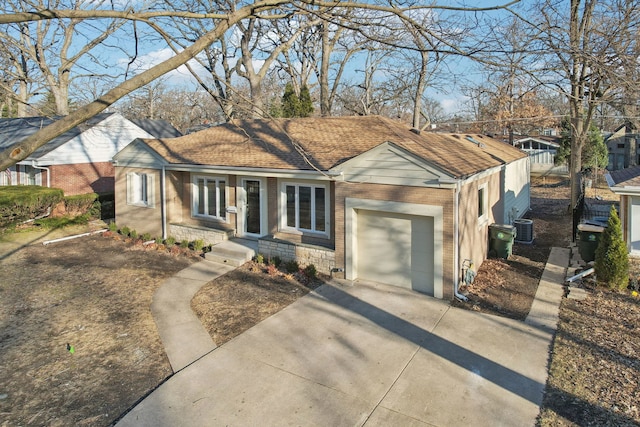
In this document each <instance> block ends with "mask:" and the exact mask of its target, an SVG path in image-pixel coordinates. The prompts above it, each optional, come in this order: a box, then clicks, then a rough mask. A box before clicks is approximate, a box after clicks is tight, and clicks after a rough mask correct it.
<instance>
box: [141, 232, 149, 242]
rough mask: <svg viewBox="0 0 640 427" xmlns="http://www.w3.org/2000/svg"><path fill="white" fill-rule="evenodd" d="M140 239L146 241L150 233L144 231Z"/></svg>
mask: <svg viewBox="0 0 640 427" xmlns="http://www.w3.org/2000/svg"><path fill="white" fill-rule="evenodd" d="M142 240H143V241H145V242H148V241H149V240H151V233H144V234H143V235H142Z"/></svg>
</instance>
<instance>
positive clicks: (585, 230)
mask: <svg viewBox="0 0 640 427" xmlns="http://www.w3.org/2000/svg"><path fill="white" fill-rule="evenodd" d="M603 231H604V227H602V226H599V225H593V224H578V253H579V254H580V257H581V258H582V260H583V261H584V262H591V261H594V260H595V259H596V249H598V243H599V242H600V235H601V234H602V232H603Z"/></svg>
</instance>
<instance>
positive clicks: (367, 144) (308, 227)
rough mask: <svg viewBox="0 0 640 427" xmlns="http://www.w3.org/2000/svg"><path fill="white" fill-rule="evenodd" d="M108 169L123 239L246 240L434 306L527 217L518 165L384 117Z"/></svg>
mask: <svg viewBox="0 0 640 427" xmlns="http://www.w3.org/2000/svg"><path fill="white" fill-rule="evenodd" d="M114 162H115V169H116V221H117V223H118V225H120V226H128V227H130V228H132V229H135V230H136V231H138V233H146V232H148V233H151V234H152V235H153V236H156V237H159V236H163V237H167V236H172V237H175V238H177V239H178V240H182V239H196V238H197V239H204V240H205V241H206V242H207V243H210V244H217V243H218V242H221V241H224V240H227V239H235V238H238V237H242V238H244V239H251V240H253V241H254V242H255V245H256V246H257V248H258V252H260V253H261V254H262V255H264V256H265V258H267V259H268V258H273V257H275V256H278V257H280V258H281V259H283V260H290V259H295V260H297V261H298V262H299V263H300V265H301V266H302V267H304V266H305V265H308V264H313V265H314V266H315V267H316V268H317V270H318V271H320V272H322V273H326V274H329V273H332V274H333V275H334V276H335V277H342V278H346V279H350V280H367V281H375V282H381V283H387V284H391V285H395V286H401V287H405V288H409V289H413V290H416V291H419V292H423V293H425V294H428V295H432V296H435V297H437V298H446V299H451V298H453V296H454V295H455V293H456V292H457V286H458V282H459V281H460V277H461V267H462V265H463V262H464V261H465V260H468V259H471V260H473V261H474V263H475V264H476V266H479V265H480V264H481V263H482V261H483V260H484V259H485V258H486V257H487V253H488V241H489V239H488V228H489V225H490V224H492V223H500V224H503V223H508V222H510V221H512V220H514V219H516V218H519V217H521V216H522V215H524V214H525V213H526V212H527V211H528V209H529V158H528V157H527V156H526V154H524V153H523V152H522V151H520V150H518V149H516V148H515V147H512V146H510V145H508V144H505V143H502V142H500V141H497V140H495V139H492V138H489V137H486V136H482V135H459V134H439V133H420V132H418V131H414V130H412V129H410V128H409V127H407V126H406V125H404V124H402V123H400V122H397V121H394V120H390V119H387V118H383V117H379V116H366V117H327V118H301V119H276V120H242V121H233V122H230V123H226V124H224V125H220V126H216V127H212V128H209V129H206V130H203V131H200V132H196V133H193V134H189V135H186V136H183V137H180V138H174V139H162V140H158V139H138V140H136V141H134V142H133V143H132V144H130V145H128V146H127V147H126V148H124V149H123V150H122V151H121V152H119V153H118V154H117V155H116V156H115V157H114ZM214 250H215V246H214Z"/></svg>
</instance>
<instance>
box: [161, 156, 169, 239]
mask: <svg viewBox="0 0 640 427" xmlns="http://www.w3.org/2000/svg"><path fill="white" fill-rule="evenodd" d="M165 179H167V172H166V170H165V165H162V174H161V176H160V198H161V199H162V200H161V202H160V216H161V222H162V240H166V239H167V237H168V236H167V192H166V184H165Z"/></svg>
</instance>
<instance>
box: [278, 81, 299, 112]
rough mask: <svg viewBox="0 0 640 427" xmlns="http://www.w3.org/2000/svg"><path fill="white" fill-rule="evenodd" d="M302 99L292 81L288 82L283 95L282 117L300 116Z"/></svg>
mask: <svg viewBox="0 0 640 427" xmlns="http://www.w3.org/2000/svg"><path fill="white" fill-rule="evenodd" d="M299 111H300V99H299V98H298V95H296V91H295V90H294V89H293V85H292V84H291V83H287V85H286V86H285V88H284V95H282V117H299Z"/></svg>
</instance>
